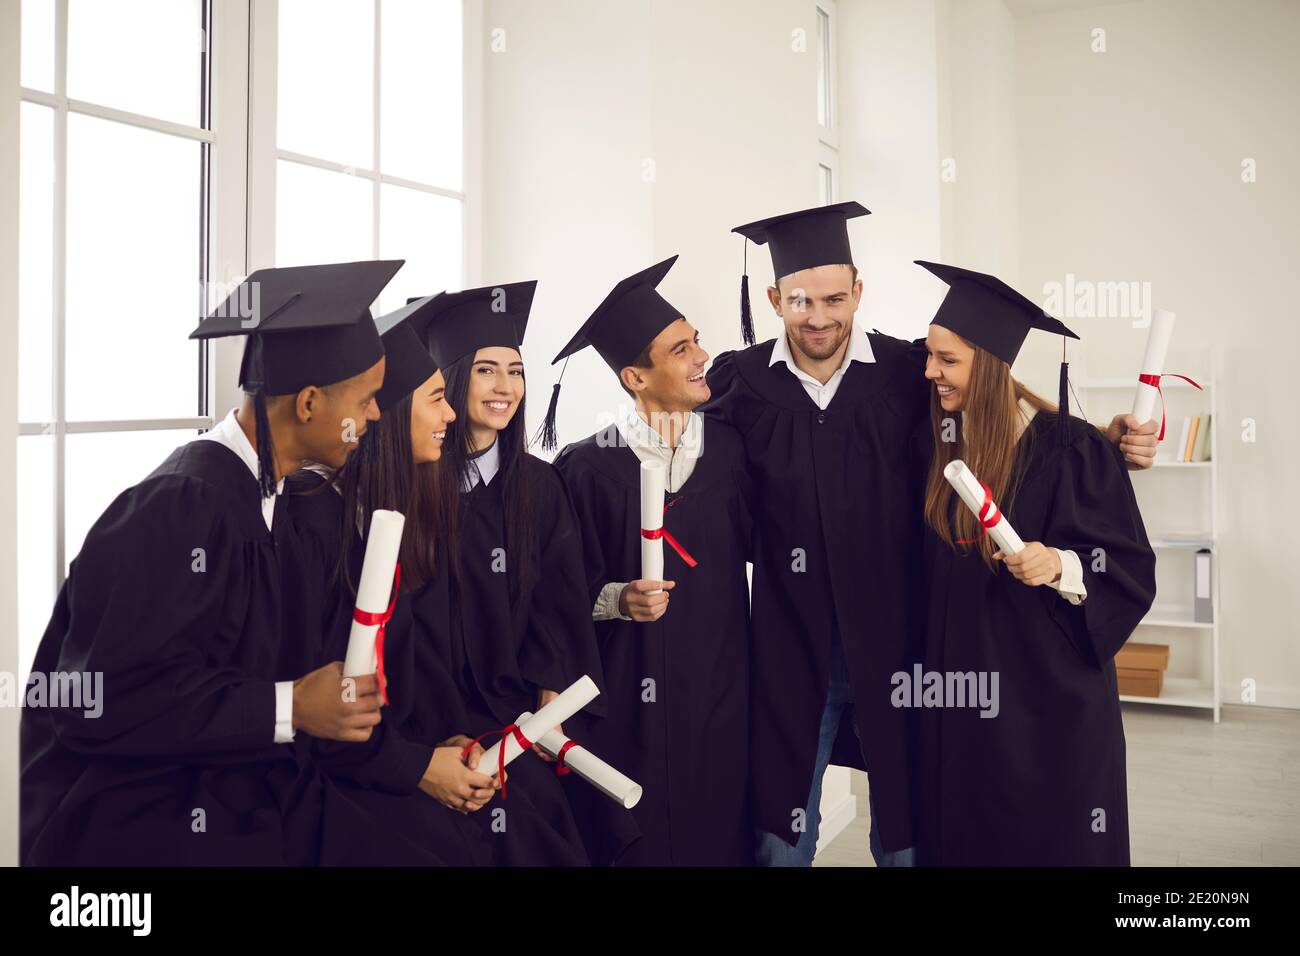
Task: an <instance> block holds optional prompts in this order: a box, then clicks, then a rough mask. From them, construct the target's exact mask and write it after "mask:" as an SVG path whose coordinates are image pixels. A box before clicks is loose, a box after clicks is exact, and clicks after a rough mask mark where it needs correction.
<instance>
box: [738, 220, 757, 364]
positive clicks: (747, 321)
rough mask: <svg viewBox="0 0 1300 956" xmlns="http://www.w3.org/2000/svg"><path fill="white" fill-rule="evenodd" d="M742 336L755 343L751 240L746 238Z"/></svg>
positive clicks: (741, 300) (741, 305) (750, 343)
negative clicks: (751, 280)
mask: <svg viewBox="0 0 1300 956" xmlns="http://www.w3.org/2000/svg"><path fill="white" fill-rule="evenodd" d="M740 337H741V338H742V339H743V340H744V342H745V345H747V346H748V345H753V344H754V342H755V341H756V340H755V338H754V314H753V311H752V310H751V309H750V307H749V240H748V239H746V240H745V259H744V270H743V272H742V274H741V276H740Z"/></svg>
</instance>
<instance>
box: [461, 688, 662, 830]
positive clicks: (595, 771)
mask: <svg viewBox="0 0 1300 956" xmlns="http://www.w3.org/2000/svg"><path fill="white" fill-rule="evenodd" d="M532 716H533V715H532V714H530V713H527V712H525V713H522V714H520V715H519V723H520V725H522V724H523V723H524V722H525V721H526V720H529V719H530V718H531V717H532ZM528 739H529V740H531V739H532V738H531V737H529V738H528ZM568 742H569V738H568V737H566V736H564V734H562V733H560V732H559V731H558V730H548V731H547V732H546V733H545V734H544V735H543V736H542V739H541V740H539V741H537V743H538V744H540V745H541V748H542V749H543V750H545V751H546V752H547V753H548V754H550V755H551V756H552V757H558V756H559V755H560V751H561V750H563V749H564V745H565V744H567V743H568ZM564 765H565V766H566V767H568V768H569V769H570V770H572V771H573V772H574V773H576V774H577V775H578V776H579V777H581V778H582V779H583V780H585V781H587V783H589V784H591V785H592V786H593V787H595V788H596V789H597V790H599V791H600V792H601V793H603V794H604V795H605V796H607V797H609V798H610V799H611V800H613V801H614V802H615V803H617V804H618V805H619V806H621V807H622V808H623V809H624V810H631V809H632V808H633V807H635V806H636V805H637V803H638V802H639V801H640V799H641V785H640V784H639V783H637V782H636V781H635V780H633V779H632V778H631V777H629V776H627V775H626V774H622V773H619V771H617V770H615V769H614V768H613V767H611V766H610V765H609V764H607V763H605V761H603V760H601V759H600V758H599V757H597V756H596V755H595V754H594V753H592V752H591V751H590V750H588V749H587V748H586V747H584V746H582V744H574V745H573V746H572V747H570V748H569V749H568V752H566V753H565V755H564ZM482 766H483V765H482V764H479V767H480V768H481V767H482Z"/></svg>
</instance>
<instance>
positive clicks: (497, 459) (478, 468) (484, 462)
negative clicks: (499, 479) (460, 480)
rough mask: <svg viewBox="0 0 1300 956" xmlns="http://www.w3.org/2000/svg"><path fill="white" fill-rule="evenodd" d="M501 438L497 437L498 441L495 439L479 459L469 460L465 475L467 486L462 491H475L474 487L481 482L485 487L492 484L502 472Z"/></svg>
mask: <svg viewBox="0 0 1300 956" xmlns="http://www.w3.org/2000/svg"><path fill="white" fill-rule="evenodd" d="M499 438H500V436H497V438H496V439H493V441H492V444H491V445H489V446H488V449H487V451H485V452H483V453H482V454H481V455H479V456H478V457H477V458H471V459H470V460H469V468H468V469H467V474H466V475H465V484H464V487H463V488H462V489H461V490H462V491H473V490H474V486H475V485H477V484H478V483H479V482H480V481H482V482H483V484H485V485H490V484H492V479H493V478H495V477H496V476H497V472H498V471H500V470H501V442H500V441H499V440H498V439H499Z"/></svg>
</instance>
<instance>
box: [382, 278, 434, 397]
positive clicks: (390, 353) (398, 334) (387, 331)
mask: <svg viewBox="0 0 1300 956" xmlns="http://www.w3.org/2000/svg"><path fill="white" fill-rule="evenodd" d="M436 298H437V296H432V295H430V296H425V297H424V298H423V299H414V300H412V301H410V302H408V303H407V304H406V305H404V306H402V307H401V308H400V309H397V310H396V311H393V312H389V313H388V314H386V315H381V316H380V317H379V318H377V319H375V325H376V327H378V329H379V336H380V339H381V340H382V341H383V343H384V356H385V358H386V361H385V362H384V387H383V388H381V389H380V390H379V394H378V395H376V396H375V401H376V402H378V403H379V410H380V411H381V412H386V411H388V410H389V409H390V408H392V407H393V406H394V405H396V404H397V403H398V402H400V401H401V400H402V399H404V398H405V397H406V396H408V395H410V394H411V393H412V392H413V391H415V390H416V389H417V388H419V387H420V386H421V385H422V384H423V383H424V382H425V381H427V380H428V378H429V376H431V375H432V374H433V373H434V372H436V371H438V363H437V362H435V361H434V360H433V356H432V355H431V354H430V353H429V350H428V349H427V348H425V345H424V335H425V331H426V330H427V329H428V324H429V322H428V319H427V318H425V316H426V314H427V313H429V312H430V311H432V310H431V309H430V305H431V304H432V303H433V301H434V300H435V299H436Z"/></svg>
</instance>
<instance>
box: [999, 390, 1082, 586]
mask: <svg viewBox="0 0 1300 956" xmlns="http://www.w3.org/2000/svg"><path fill="white" fill-rule="evenodd" d="M1020 414H1021V417H1020V418H1018V419H1017V420H1016V440H1017V441H1019V439H1020V436H1021V435H1022V434H1024V431H1025V429H1026V428H1028V427H1029V422H1030V421H1032V420H1033V417H1034V416H1035V415H1037V414H1038V409H1036V408H1034V406H1032V405H1030V404H1029V403H1028V402H1025V401H1023V400H1022V401H1021V402H1020ZM1052 550H1053V551H1055V552H1056V556H1057V557H1058V558H1060V559H1061V577H1060V578H1059V579H1058V580H1056V581H1049V582H1048V583H1047V586H1048V587H1050V588H1055V589H1056V591H1057V593H1059V594H1060V595H1061V597H1063V598H1065V599H1066V600H1067V601H1069V602H1070V603H1071V604H1082V603H1083V600H1084V598H1086V597H1087V596H1088V589H1087V588H1086V587H1084V585H1083V562H1081V561H1080V560H1079V556H1078V555H1077V554H1075V553H1074V552H1073V551H1068V550H1062V549H1061V548H1052Z"/></svg>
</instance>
